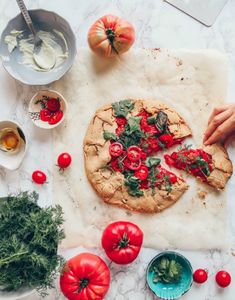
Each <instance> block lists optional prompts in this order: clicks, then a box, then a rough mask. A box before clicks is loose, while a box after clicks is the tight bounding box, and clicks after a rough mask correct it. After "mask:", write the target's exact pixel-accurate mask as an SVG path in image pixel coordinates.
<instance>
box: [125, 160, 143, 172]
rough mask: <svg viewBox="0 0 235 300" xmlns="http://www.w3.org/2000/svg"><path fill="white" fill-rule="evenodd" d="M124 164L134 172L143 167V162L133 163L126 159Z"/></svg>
mask: <svg viewBox="0 0 235 300" xmlns="http://www.w3.org/2000/svg"><path fill="white" fill-rule="evenodd" d="M123 163H124V166H125V167H126V168H127V169H130V170H132V171H137V170H139V169H140V167H141V160H138V161H131V160H129V158H125V159H124V161H123Z"/></svg>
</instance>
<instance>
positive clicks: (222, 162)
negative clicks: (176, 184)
mask: <svg viewBox="0 0 235 300" xmlns="http://www.w3.org/2000/svg"><path fill="white" fill-rule="evenodd" d="M164 158H165V161H166V163H167V164H168V165H169V166H173V167H175V168H177V169H179V170H184V171H186V172H187V173H189V174H191V175H193V176H195V177H197V178H198V179H200V180H201V181H203V182H205V183H207V184H209V185H210V186H213V187H214V188H216V189H218V190H222V189H224V187H225V185H226V183H227V181H228V180H229V178H230V177H231V175H232V173H233V166H232V162H231V160H230V159H229V156H228V153H227V151H226V149H225V148H224V147H223V146H222V145H220V144H213V145H210V146H203V147H202V148H199V149H192V148H190V147H187V146H184V147H183V148H181V149H180V150H179V151H175V152H173V153H172V154H171V155H168V154H166V155H164Z"/></svg>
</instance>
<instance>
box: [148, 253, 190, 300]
mask: <svg viewBox="0 0 235 300" xmlns="http://www.w3.org/2000/svg"><path fill="white" fill-rule="evenodd" d="M163 257H166V258H169V259H174V260H176V261H177V262H178V263H180V264H181V266H182V267H183V269H182V276H181V280H180V282H178V283H167V284H166V283H161V282H157V283H154V282H153V278H154V276H155V273H154V271H152V270H151V267H152V265H153V264H155V263H156V262H158V261H160V260H161V259H162V258H163ZM146 276H147V284H148V286H149V288H150V289H151V291H152V292H153V293H154V294H155V295H156V296H157V297H159V298H161V299H165V300H173V299H178V298H180V297H181V296H183V295H184V294H185V293H186V292H187V291H188V290H189V289H190V287H191V285H192V282H193V269H192V266H191V264H190V262H189V261H188V260H187V258H185V257H184V256H183V255H181V254H179V253H177V252H173V251H165V252H161V253H160V254H158V255H157V256H155V257H154V258H153V259H152V260H151V261H150V263H149V265H148V268H147V274H146Z"/></svg>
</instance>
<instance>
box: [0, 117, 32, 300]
mask: <svg viewBox="0 0 235 300" xmlns="http://www.w3.org/2000/svg"><path fill="white" fill-rule="evenodd" d="M3 128H12V129H13V130H15V131H17V132H18V135H19V137H20V139H21V144H20V148H19V150H18V151H17V152H15V153H14V152H13V153H10V152H5V151H2V150H0V167H3V168H6V169H8V170H16V169H18V168H19V166H20V164H21V163H22V161H23V159H24V156H25V153H26V150H27V146H28V143H27V140H26V136H25V133H24V131H23V130H22V128H21V126H20V125H19V124H17V123H16V122H13V121H10V120H4V121H0V130H2V129H3ZM0 299H1V298H0Z"/></svg>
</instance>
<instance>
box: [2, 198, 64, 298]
mask: <svg viewBox="0 0 235 300" xmlns="http://www.w3.org/2000/svg"><path fill="white" fill-rule="evenodd" d="M37 200H38V194H36V192H33V193H28V192H22V193H20V194H18V195H15V196H9V197H6V198H1V199H0V233H1V234H0V286H1V287H4V290H6V291H12V290H18V289H19V288H21V287H29V288H37V289H38V291H39V292H40V294H41V295H42V296H43V295H45V294H46V289H47V288H52V287H53V280H54V279H55V277H56V274H57V272H58V271H59V269H60V268H61V267H62V265H63V259H62V257H60V256H59V255H57V247H58V243H59V242H60V241H61V240H62V239H63V238H64V232H63V230H62V229H61V228H60V227H61V225H62V223H63V217H62V214H63V213H62V208H61V207H60V206H55V207H53V208H52V207H48V208H40V207H39V206H38V205H37Z"/></svg>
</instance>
